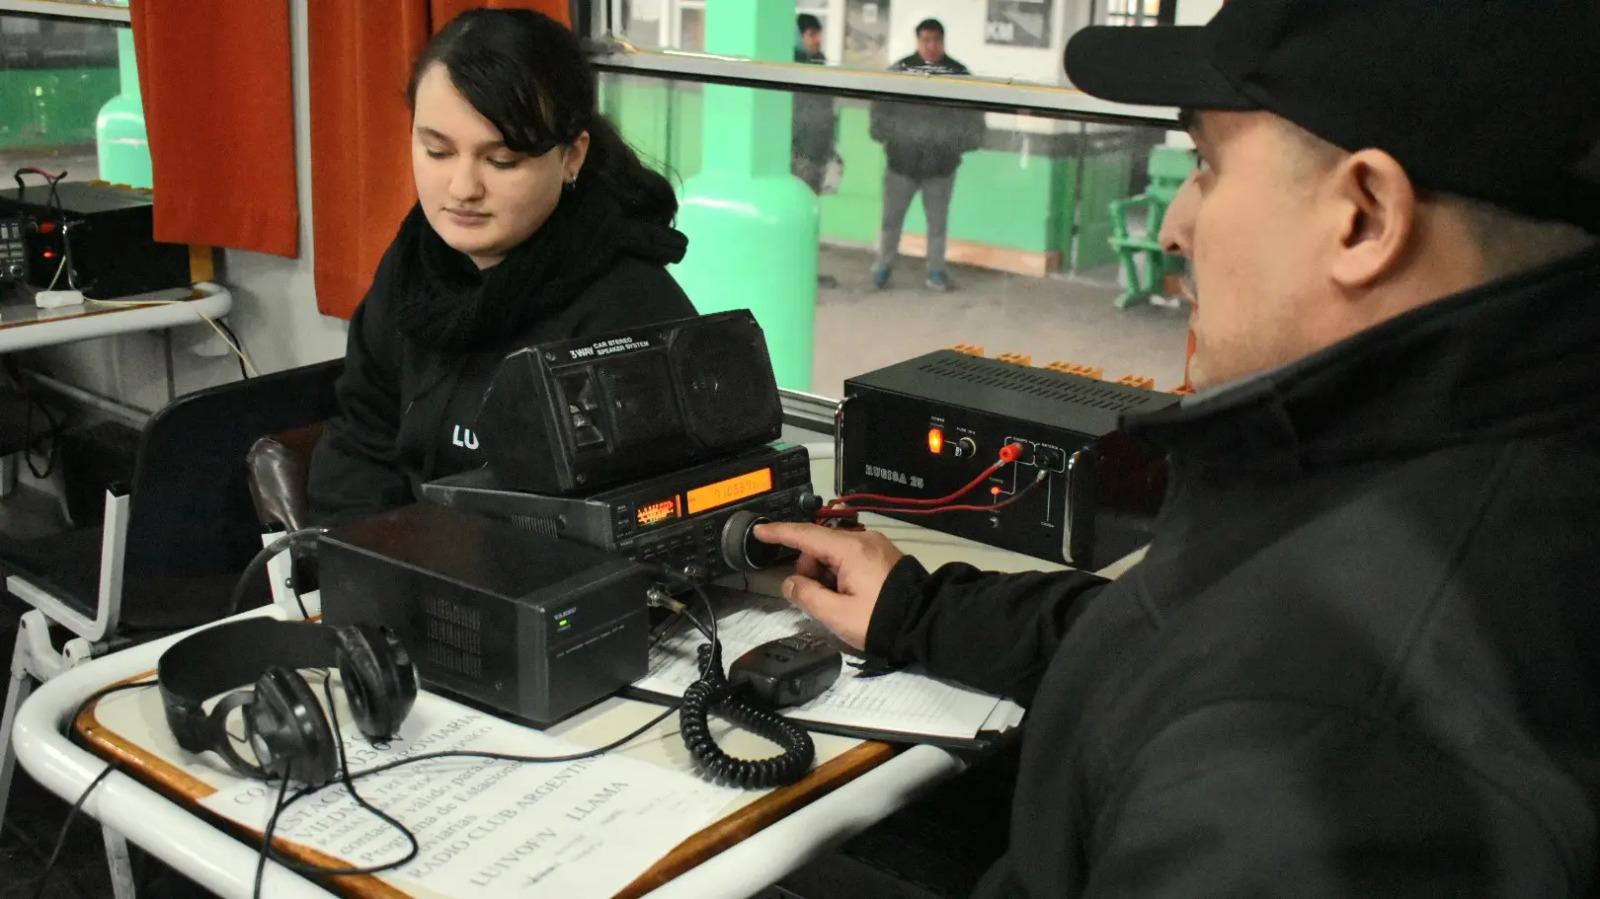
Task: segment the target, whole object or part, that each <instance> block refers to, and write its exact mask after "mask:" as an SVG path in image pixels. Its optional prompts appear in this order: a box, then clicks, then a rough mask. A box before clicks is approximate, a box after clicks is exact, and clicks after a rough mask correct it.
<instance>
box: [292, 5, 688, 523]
mask: <svg viewBox="0 0 1600 899" xmlns="http://www.w3.org/2000/svg"><path fill="white" fill-rule="evenodd" d="M409 97H410V101H411V108H412V134H411V147H412V153H411V167H412V171H413V173H414V175H415V179H416V186H417V205H416V206H415V207H413V208H412V210H411V212H410V214H408V215H407V216H406V218H405V221H404V222H402V223H401V225H400V231H399V233H398V234H396V235H395V239H394V242H393V243H392V244H391V245H390V246H389V249H388V250H387V251H386V252H385V253H384V256H383V260H382V261H381V262H380V263H379V265H378V271H377V274H376V275H375V276H374V278H373V282H372V288H371V290H369V291H368V293H367V296H366V298H365V299H364V300H363V301H362V303H361V306H360V307H359V308H357V310H356V313H355V316H354V318H352V319H351V322H350V337H349V345H348V349H347V350H346V353H345V371H344V374H343V376H342V378H341V380H340V381H339V385H338V397H339V406H340V410H341V413H342V414H341V416H340V417H339V418H337V419H335V420H333V421H331V422H329V424H328V427H327V429H326V430H325V432H324V434H323V437H322V440H321V442H319V443H318V444H317V448H316V451H315V453H314V455H313V457H312V462H311V477H310V485H309V490H310V497H311V507H312V509H311V511H312V517H313V518H315V519H317V520H320V521H339V520H348V519H351V518H355V517H360V516H362V515H367V514H371V513H374V512H378V511H382V510H384V509H388V508H392V507H395V506H399V505H403V504H405V503H408V502H411V501H412V500H413V499H414V498H415V496H416V488H417V485H419V484H420V483H422V482H423V481H427V480H431V479H434V478H438V477H442V476H444V475H447V474H453V473H455V472H458V471H463V470H466V469H469V468H475V467H477V466H478V465H480V464H482V462H483V458H482V455H481V453H480V450H479V444H478V438H477V436H476V435H475V434H474V433H473V432H472V424H473V421H474V419H475V418H476V417H477V413H478V408H479V406H480V405H481V403H482V399H483V392H484V389H485V388H486V387H487V386H488V384H489V380H490V379H491V378H492V377H493V374H494V370H495V367H496V365H497V364H498V363H499V362H500V360H501V359H502V358H503V357H504V356H505V354H506V353H508V352H510V351H511V350H514V349H516V348H518V347H522V346H527V345H529V344H534V343H540V342H543V341H547V340H556V339H560V338H567V337H577V336H582V335H585V334H594V333H602V332H605V331H611V330H616V329H620V328H627V327H630V326H634V325H640V324H646V323H651V322H658V321H666V320H670V319H674V318H683V317H685V316H690V315H694V314H695V310H694V307H693V306H692V305H691V304H690V303H689V299H688V297H686V296H685V295H684V293H683V291H682V290H681V289H680V288H679V287H678V285H677V283H676V282H675V281H673V279H672V276H671V275H669V274H667V271H666V268H665V266H666V265H667V264H669V263H673V262H677V261H678V260H680V259H682V258H683V252H684V249H685V247H686V246H687V243H688V241H687V240H686V239H685V238H684V236H683V235H682V234H680V233H678V232H677V231H675V230H673V229H672V228H671V227H670V223H671V222H672V218H673V215H674V214H675V213H676V212H677V207H678V203H677V198H676V197H675V196H674V194H673V191H672V186H671V185H670V184H668V182H667V180H666V179H665V178H663V177H662V176H661V175H659V174H657V173H655V172H653V171H651V170H649V169H647V168H645V167H644V165H643V164H641V163H640V161H639V159H638V157H637V156H636V155H634V153H633V151H632V150H631V149H629V148H628V146H627V145H626V144H625V143H623V141H622V138H621V137H620V136H619V135H618V134H617V131H616V129H615V128H614V127H613V126H612V125H611V123H609V122H607V121H606V120H605V119H604V118H603V117H601V115H600V113H599V110H598V105H597V99H596V87H595V74H594V70H593V69H592V68H591V67H590V66H589V64H588V62H587V61H586V60H585V59H584V58H583V55H582V53H581V52H580V50H579V47H578V42H577V39H576V37H575V36H574V35H573V34H572V33H571V32H570V31H569V30H567V29H566V28H565V27H564V26H562V25H561V24H559V23H557V22H555V21H553V20H551V19H549V18H547V17H545V16H542V15H540V14H538V13H535V12H530V11H527V10H488V9H480V10H473V11H470V12H466V13H463V14H462V15H461V16H459V17H458V18H456V19H454V20H453V21H451V22H450V24H448V25H446V26H445V28H444V30H443V31H440V32H439V33H438V35H436V36H435V37H434V38H433V40H432V41H430V42H429V44H428V45H427V47H426V48H424V50H423V52H422V54H421V56H420V57H419V58H418V59H417V62H416V65H415V66H414V68H413V71H412V76H411V84H410V88H409Z"/></svg>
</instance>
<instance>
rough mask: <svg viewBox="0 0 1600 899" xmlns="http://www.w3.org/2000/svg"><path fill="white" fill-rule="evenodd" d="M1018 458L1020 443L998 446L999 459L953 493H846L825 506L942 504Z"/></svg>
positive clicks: (969, 490)
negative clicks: (865, 502) (915, 495)
mask: <svg viewBox="0 0 1600 899" xmlns="http://www.w3.org/2000/svg"><path fill="white" fill-rule="evenodd" d="M1020 458H1022V444H1020V443H1008V444H1006V445H1005V446H1003V447H1001V448H1000V458H999V460H998V461H996V462H995V463H994V464H993V465H990V466H989V467H988V468H985V469H984V470H983V471H981V472H979V473H978V476H977V477H975V478H973V479H972V480H971V481H968V482H967V484H966V486H964V487H962V488H961V489H959V490H957V491H955V492H954V493H947V494H945V495H944V496H941V497H937V498H935V499H913V498H911V497H904V496H887V495H885V494H882V493H847V494H845V495H844V496H841V497H837V498H835V499H830V500H828V503H827V506H826V508H828V509H831V508H833V507H834V506H837V505H839V504H841V503H849V502H855V501H857V500H863V499H864V500H871V501H872V502H878V503H898V504H900V505H905V506H939V505H943V504H945V503H948V502H953V501H955V500H958V499H960V498H961V497H963V496H965V495H967V494H968V493H970V492H972V490H973V489H975V488H976V487H977V486H978V485H979V484H982V483H983V482H984V481H986V480H988V478H989V475H992V474H994V473H995V472H997V471H999V470H1000V469H1002V468H1004V467H1005V466H1006V465H1007V464H1009V463H1011V462H1015V461H1017V460H1018V459H1020Z"/></svg>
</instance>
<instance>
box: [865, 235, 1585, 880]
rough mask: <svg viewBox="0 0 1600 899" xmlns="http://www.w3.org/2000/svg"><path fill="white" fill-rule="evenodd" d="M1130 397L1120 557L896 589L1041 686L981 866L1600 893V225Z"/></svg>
mask: <svg viewBox="0 0 1600 899" xmlns="http://www.w3.org/2000/svg"><path fill="white" fill-rule="evenodd" d="M1130 426H1131V427H1132V428H1133V429H1135V430H1136V431H1137V432H1140V433H1142V434H1144V435H1145V436H1146V437H1148V438H1149V439H1151V440H1154V441H1156V442H1158V443H1159V444H1160V445H1163V446H1165V447H1166V448H1168V449H1169V450H1170V454H1171V455H1170V458H1171V462H1172V479H1171V481H1170V486H1169V494H1168V497H1167V501H1166V504H1165V506H1164V508H1163V510H1162V512H1161V515H1160V518H1159V519H1158V521H1157V525H1156V532H1155V538H1154V540H1153V541H1152V543H1151V546H1150V550H1149V553H1148V555H1147V556H1146V558H1145V559H1144V561H1143V562H1141V563H1140V564H1139V565H1137V566H1135V567H1134V568H1133V569H1131V570H1130V571H1129V572H1128V573H1127V574H1125V575H1124V576H1123V577H1122V578H1120V579H1119V580H1117V581H1116V582H1114V583H1111V584H1109V585H1107V584H1105V582H1103V581H1101V580H1100V579H1098V578H1095V577H1093V576H1091V575H1086V574H1080V573H1056V574H1031V575H1000V574H985V573H980V572H978V571H975V570H974V569H972V568H971V567H970V566H964V565H949V566H945V567H943V568H941V569H939V570H938V571H936V572H934V573H932V574H929V573H928V572H926V571H925V570H923V568H922V567H921V566H920V565H918V564H917V562H916V560H915V559H912V558H910V557H907V558H906V559H904V560H902V562H901V563H900V564H899V565H898V567H897V568H896V569H895V570H894V571H893V572H892V574H891V575H890V579H889V582H888V583H887V584H886V586H885V588H884V590H883V593H882V596H881V598H880V600H879V602H878V605H877V606H876V608H875V609H874V612H873V617H872V622H871V626H870V629H869V631H868V635H867V647H868V649H869V650H870V651H872V652H874V653H876V654H878V655H880V656H883V657H885V658H887V659H889V660H892V661H895V662H922V663H924V664H926V666H927V667H928V668H929V669H930V670H932V671H934V672H935V673H939V674H943V675H945V676H948V677H951V678H954V679H957V680H961V681H964V682H967V683H970V684H974V685H977V686H980V687H986V688H988V689H990V690H994V691H999V692H1004V693H1008V694H1010V695H1012V696H1014V697H1016V698H1017V699H1018V700H1019V701H1021V702H1022V703H1023V704H1024V705H1027V706H1028V708H1029V711H1028V719H1027V722H1026V724H1025V725H1024V727H1025V733H1024V737H1023V745H1022V756H1021V768H1020V773H1019V777H1018V782H1017V787H1016V795H1015V800H1014V804H1013V807H1012V809H1011V839H1010V848H1009V852H1008V855H1007V856H1006V857H1004V858H1003V859H1002V860H1001V861H1000V862H999V863H998V864H997V865H996V866H995V867H994V868H993V869H992V870H991V871H990V872H989V874H988V876H987V877H986V878H985V880H984V882H983V884H982V885H981V887H980V889H979V891H978V892H979V894H980V895H984V896H1002V895H1004V896H1012V895H1026V896H1038V897H1044V896H1049V897H1063V896H1066V897H1071V896H1106V897H1142V896H1163V897H1164V896H1319V897H1320V896H1351V897H1354V896H1387V897H1396V896H1401V897H1423V896H1428V897H1432V896H1505V897H1532V896H1539V897H1544V899H1554V897H1578V896H1595V895H1597V891H1600V879H1597V876H1596V875H1597V870H1596V866H1597V859H1600V851H1597V840H1600V830H1597V810H1600V251H1594V252H1589V253H1586V254H1584V255H1582V256H1580V257H1577V258H1574V259H1571V260H1567V261H1564V262H1561V263H1558V264H1556V265H1553V266H1549V267H1547V268H1545V269H1543V270H1540V271H1535V272H1529V273H1525V274H1522V275H1518V276H1514V277H1512V278H1508V279H1505V280H1502V281H1500V282H1497V283H1494V284H1489V285H1485V286H1483V287H1480V288H1477V289H1474V290H1471V291H1467V292H1464V293H1462V294H1459V295H1456V296H1454V297H1450V298H1446V299H1444V300H1442V301H1440V302H1437V303H1434V304H1431V305H1428V306H1426V307H1424V308H1421V309H1418V310H1416V311H1413V312H1411V313H1409V314H1406V315H1404V316H1401V317H1399V318H1396V319H1394V320H1392V321H1390V322H1387V323H1385V324H1383V325H1380V326H1378V327H1376V328H1374V329H1371V330H1369V331H1367V332H1364V333H1362V334H1359V335H1356V336H1355V337H1352V338H1350V339H1348V340H1346V341H1344V342H1342V343H1340V344H1338V345H1336V346H1333V347H1330V348H1328V349H1327V350H1325V351H1323V352H1321V353H1318V354H1316V355H1314V356H1312V357H1310V358H1308V359H1305V360H1302V361H1301V362H1298V363H1296V364H1293V365H1290V366H1287V367H1285V368H1283V369H1280V370H1278V371H1275V372H1272V373H1270V374H1267V375H1265V376H1262V377H1260V378H1257V379H1255V380H1252V381H1250V382H1247V383H1242V384H1239V385H1237V386H1235V387H1233V388H1231V389H1227V390H1224V391H1222V392H1221V393H1219V394H1217V395H1214V396H1210V397H1206V398H1201V399H1198V400H1197V401H1192V402H1190V403H1188V404H1185V405H1183V406H1179V407H1173V408H1172V409H1169V410H1163V411H1162V412H1158V413H1154V414H1152V415H1149V416H1147V417H1145V418H1144V419H1143V420H1142V421H1137V420H1136V421H1134V422H1131V423H1130ZM997 811H998V810H997Z"/></svg>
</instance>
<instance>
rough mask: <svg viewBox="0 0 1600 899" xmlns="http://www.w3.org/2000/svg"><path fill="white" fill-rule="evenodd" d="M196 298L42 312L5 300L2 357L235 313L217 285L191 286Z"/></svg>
mask: <svg viewBox="0 0 1600 899" xmlns="http://www.w3.org/2000/svg"><path fill="white" fill-rule="evenodd" d="M194 295H195V296H194V299H190V300H182V301H178V302H172V303H163V304H161V305H156V306H101V305H96V304H93V303H83V304H81V305H77V306H63V307H61V308H59V309H40V308H39V307H37V306H35V305H33V303H32V302H31V301H28V300H7V301H6V302H4V303H0V353H11V352H15V351H17V350H30V349H34V348H36V347H42V346H55V345H57V344H63V343H73V342H75V341H79V340H89V339H92V338H95V337H107V336H110V335H113V334H128V333H131V332H135V331H160V330H163V329H166V328H172V327H176V326H178V325H188V324H204V319H203V318H201V316H207V317H210V318H211V319H213V320H215V319H217V318H221V317H222V316H224V315H227V314H228V312H229V311H231V310H232V309H233V295H232V294H230V293H229V292H228V290H227V289H226V288H224V287H222V286H221V285H218V284H213V283H211V282H209V281H202V282H200V283H199V284H196V285H194Z"/></svg>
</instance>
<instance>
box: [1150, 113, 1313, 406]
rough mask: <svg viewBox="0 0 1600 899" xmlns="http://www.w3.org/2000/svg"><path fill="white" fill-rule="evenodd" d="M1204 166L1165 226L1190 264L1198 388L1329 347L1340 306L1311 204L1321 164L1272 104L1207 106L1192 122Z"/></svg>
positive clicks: (1166, 236)
mask: <svg viewBox="0 0 1600 899" xmlns="http://www.w3.org/2000/svg"><path fill="white" fill-rule="evenodd" d="M1189 133H1190V135H1191V136H1193V137H1194V140H1195V145H1196V148H1197V155H1198V156H1199V160H1200V164H1199V167H1198V168H1197V169H1196V171H1195V172H1194V173H1193V174H1191V175H1190V176H1189V179H1188V180H1187V181H1185V182H1184V184H1183V187H1182V189H1180V190H1179V191H1178V194H1177V196H1176V197H1175V198H1174V199H1173V202H1172V205H1171V206H1170V207H1169V208H1168V210H1167V214H1166V218H1165V219H1164V220H1163V221H1162V224H1161V237H1160V239H1161V243H1162V245H1163V246H1164V247H1166V248H1167V250H1168V251H1169V252H1173V253H1178V254H1181V255H1182V256H1183V257H1184V258H1185V259H1186V260H1187V261H1188V264H1189V274H1188V277H1187V279H1186V286H1187V290H1186V292H1187V294H1188V296H1187V297H1186V299H1188V300H1189V301H1190V303H1191V309H1190V316H1189V325H1190V328H1191V329H1192V330H1193V332H1194V336H1195V352H1194V357H1193V359H1192V360H1191V361H1190V364H1189V374H1190V378H1191V381H1192V382H1193V384H1194V386H1195V387H1197V388H1200V387H1212V386H1216V385H1218V384H1225V383H1228V382H1230V381H1234V380H1237V379H1239V378H1242V377H1245V376H1247V375H1251V374H1254V373H1256V372H1259V371H1264V370H1266V369H1269V368H1273V367H1275V366H1279V365H1283V364H1285V363H1288V362H1292V361H1294V360H1296V359H1299V358H1301V357H1303V356H1306V355H1308V354H1310V353H1312V352H1314V351H1316V350H1317V349H1320V348H1321V346H1320V345H1319V343H1318V342H1317V340H1316V339H1315V337H1314V335H1315V334H1316V333H1318V327H1317V319H1316V317H1317V316H1318V315H1319V314H1320V313H1321V312H1322V310H1323V309H1326V308H1327V307H1329V306H1331V305H1333V304H1331V303H1329V302H1328V300H1329V299H1330V296H1331V290H1332V286H1331V283H1332V282H1331V281H1330V280H1329V279H1328V278H1326V277H1319V273H1322V274H1325V271H1324V270H1325V268H1326V260H1325V259H1323V258H1322V257H1321V256H1320V255H1319V254H1320V251H1321V250H1322V244H1321V243H1320V242H1319V241H1318V239H1317V235H1318V231H1317V229H1316V226H1315V217H1314V216H1313V215H1312V209H1311V206H1312V203H1313V201H1314V199H1315V196H1316V180H1317V177H1316V174H1317V173H1316V172H1315V171H1314V170H1313V169H1312V168H1311V167H1310V166H1309V165H1308V164H1307V162H1306V156H1305V151H1304V150H1303V149H1302V147H1301V146H1300V144H1299V143H1298V142H1297V141H1296V139H1295V137H1294V135H1293V134H1292V133H1290V132H1289V131H1288V130H1287V126H1286V124H1285V123H1282V122H1281V120H1277V119H1275V118H1274V117H1273V116H1272V115H1271V114H1269V113H1264V112H1202V113H1200V114H1198V115H1197V116H1196V118H1195V121H1194V123H1193V124H1192V125H1191V127H1190V129H1189Z"/></svg>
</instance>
